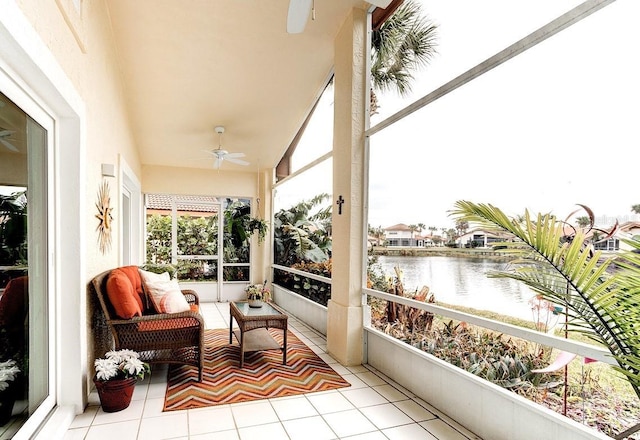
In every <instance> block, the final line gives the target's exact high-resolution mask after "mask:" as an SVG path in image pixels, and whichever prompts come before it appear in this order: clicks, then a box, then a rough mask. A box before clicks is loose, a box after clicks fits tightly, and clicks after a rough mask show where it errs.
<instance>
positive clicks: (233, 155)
mask: <svg viewBox="0 0 640 440" xmlns="http://www.w3.org/2000/svg"><path fill="white" fill-rule="evenodd" d="M230 157H231V158H234V157H235V158H237V157H244V153H227V154H225V156H224V158H225V159H229V158H230Z"/></svg>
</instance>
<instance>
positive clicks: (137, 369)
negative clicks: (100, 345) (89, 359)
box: [93, 350, 151, 412]
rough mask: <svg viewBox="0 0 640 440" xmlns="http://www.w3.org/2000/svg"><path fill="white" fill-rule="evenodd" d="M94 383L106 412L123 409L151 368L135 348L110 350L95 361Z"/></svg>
mask: <svg viewBox="0 0 640 440" xmlns="http://www.w3.org/2000/svg"><path fill="white" fill-rule="evenodd" d="M94 365H95V367H96V375H95V376H94V378H93V383H94V384H95V385H96V389H97V390H98V397H100V405H102V410H103V411H105V412H116V411H121V410H123V409H125V408H127V407H128V406H129V404H130V403H131V397H132V396H133V390H134V388H135V386H136V381H137V380H138V379H144V375H145V374H146V373H149V372H150V371H151V370H150V368H149V364H148V363H146V362H142V361H141V360H140V355H139V354H138V353H137V352H135V351H133V350H117V351H109V352H107V354H106V355H105V357H104V358H102V359H96V360H95V362H94Z"/></svg>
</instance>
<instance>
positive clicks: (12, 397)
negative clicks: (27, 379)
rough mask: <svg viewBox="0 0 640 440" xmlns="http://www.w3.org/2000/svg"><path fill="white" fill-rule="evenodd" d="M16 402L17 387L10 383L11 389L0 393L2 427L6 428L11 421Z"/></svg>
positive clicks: (0, 423) (0, 420)
mask: <svg viewBox="0 0 640 440" xmlns="http://www.w3.org/2000/svg"><path fill="white" fill-rule="evenodd" d="M15 402H16V385H15V382H14V381H11V382H9V387H8V388H6V389H4V390H2V391H0V426H4V425H6V424H7V422H9V420H11V415H12V413H13V404H14V403H15Z"/></svg>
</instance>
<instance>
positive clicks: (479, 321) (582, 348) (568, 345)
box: [272, 264, 617, 365]
mask: <svg viewBox="0 0 640 440" xmlns="http://www.w3.org/2000/svg"><path fill="white" fill-rule="evenodd" d="M272 268H273V269H278V270H282V271H285V272H290V273H293V274H296V275H299V276H302V277H305V278H310V279H313V280H316V281H321V282H324V283H327V284H329V285H331V278H327V277H324V276H322V275H316V274H312V273H309V272H305V271H303V270H298V269H292V268H290V267H286V266H281V265H278V264H273V265H272ZM362 291H363V293H364V294H365V295H370V296H372V297H374V298H379V299H383V300H386V301H391V302H395V303H398V304H403V305H406V306H409V307H415V308H416V309H420V310H425V311H427V312H431V313H434V314H436V315H441V316H446V317H448V318H452V319H456V320H458V321H463V322H467V323H469V324H473V325H477V326H479V327H483V328H486V329H489V330H494V331H497V332H500V333H504V334H507V335H511V336H514V337H517V338H521V339H525V340H527V341H531V342H534V343H537V344H541V345H544V346H547V347H553V348H557V349H558V350H562V351H566V352H569V353H575V354H577V355H578V356H582V357H585V358H589V359H594V360H597V361H600V362H604V363H606V364H609V365H617V363H616V361H615V359H614V358H613V356H612V355H611V353H610V352H609V351H608V350H606V349H604V348H600V347H597V346H594V345H590V344H586V343H583V342H578V341H573V340H570V339H565V338H561V337H558V336H554V335H550V334H547V333H543V332H539V331H536V330H531V329H527V328H524V327H518V326H516V325H511V324H507V323H504V322H500V321H496V320H493V319H487V318H483V317H480V316H477V315H472V314H469V313H464V312H459V311H457V310H452V309H449V308H446V307H442V306H437V305H435V304H431V303H425V302H422V301H416V300H413V299H411V298H406V297H402V296H398V295H393V294H390V293H384V292H380V291H377V290H372V289H367V288H364V289H362ZM301 318H303V317H301ZM367 328H369V329H371V330H377V329H376V328H374V327H372V326H370V325H367ZM377 331H378V330H377Z"/></svg>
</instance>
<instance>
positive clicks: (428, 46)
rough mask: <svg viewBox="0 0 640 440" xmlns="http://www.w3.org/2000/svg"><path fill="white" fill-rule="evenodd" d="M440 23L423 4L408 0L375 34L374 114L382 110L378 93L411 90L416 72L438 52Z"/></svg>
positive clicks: (373, 34)
mask: <svg viewBox="0 0 640 440" xmlns="http://www.w3.org/2000/svg"><path fill="white" fill-rule="evenodd" d="M436 30H437V26H436V25H435V24H433V23H431V22H430V21H429V20H428V19H427V18H426V17H425V16H424V15H423V13H422V7H421V4H420V3H419V2H418V1H416V0H406V1H405V2H404V3H403V4H402V5H401V6H400V7H399V8H398V9H397V10H396V11H395V12H394V13H393V14H392V15H391V17H389V18H388V19H387V20H386V21H385V22H384V23H383V24H382V25H381V26H380V27H379V28H378V29H374V30H373V32H372V36H371V83H372V88H371V109H370V112H371V114H375V113H377V111H378V107H379V106H378V99H377V96H376V94H375V92H374V89H375V90H378V91H386V90H395V91H396V92H397V93H398V94H399V95H400V96H405V95H406V94H407V93H408V92H410V91H411V81H412V80H413V78H414V77H413V74H412V73H411V72H412V71H414V70H416V69H418V68H421V67H423V66H425V65H426V64H427V63H428V62H429V61H430V60H431V59H432V58H433V56H434V55H435V53H436V50H435V48H436V39H437V34H436Z"/></svg>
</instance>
